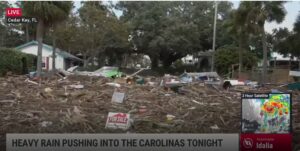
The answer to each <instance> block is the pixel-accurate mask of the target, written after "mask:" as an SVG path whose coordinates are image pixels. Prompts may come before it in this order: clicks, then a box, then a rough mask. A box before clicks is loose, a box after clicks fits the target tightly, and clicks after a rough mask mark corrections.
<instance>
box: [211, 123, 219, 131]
mask: <svg viewBox="0 0 300 151" xmlns="http://www.w3.org/2000/svg"><path fill="white" fill-rule="evenodd" d="M210 128H211V129H212V130H219V129H220V128H219V127H218V125H217V124H215V125H213V126H211V127H210Z"/></svg>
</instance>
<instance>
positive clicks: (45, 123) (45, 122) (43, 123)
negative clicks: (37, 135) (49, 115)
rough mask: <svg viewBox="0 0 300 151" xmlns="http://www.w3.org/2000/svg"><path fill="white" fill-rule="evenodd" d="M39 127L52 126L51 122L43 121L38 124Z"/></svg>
mask: <svg viewBox="0 0 300 151" xmlns="http://www.w3.org/2000/svg"><path fill="white" fill-rule="evenodd" d="M40 125H41V126H42V127H48V126H51V125H52V122H51V121H43V122H42V123H40Z"/></svg>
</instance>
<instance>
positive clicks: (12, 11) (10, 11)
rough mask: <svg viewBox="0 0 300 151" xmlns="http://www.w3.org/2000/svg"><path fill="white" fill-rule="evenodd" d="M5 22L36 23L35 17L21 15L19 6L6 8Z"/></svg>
mask: <svg viewBox="0 0 300 151" xmlns="http://www.w3.org/2000/svg"><path fill="white" fill-rule="evenodd" d="M5 12H6V15H5V17H6V23H37V22H38V20H37V18H34V17H26V16H23V13H22V9H21V8H6V11H5Z"/></svg>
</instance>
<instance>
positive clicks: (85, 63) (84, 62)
mask: <svg viewBox="0 0 300 151" xmlns="http://www.w3.org/2000/svg"><path fill="white" fill-rule="evenodd" d="M87 64H88V60H87V56H86V54H83V67H84V68H86V67H87Z"/></svg>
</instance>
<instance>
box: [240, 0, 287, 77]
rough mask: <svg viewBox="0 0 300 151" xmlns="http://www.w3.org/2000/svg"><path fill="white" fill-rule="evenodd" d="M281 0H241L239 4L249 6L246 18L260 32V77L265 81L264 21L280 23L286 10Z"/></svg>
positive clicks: (265, 39) (265, 47) (265, 40)
mask: <svg viewBox="0 0 300 151" xmlns="http://www.w3.org/2000/svg"><path fill="white" fill-rule="evenodd" d="M283 4H284V2H282V1H255V2H254V1H252V2H250V1H249V2H248V1H243V2H241V5H244V6H246V7H247V8H249V13H248V15H247V16H245V17H247V19H248V20H249V22H250V23H252V24H253V25H257V29H258V30H257V32H258V33H260V34H261V37H262V46H263V72H262V79H263V82H265V79H266V71H267V53H268V50H267V38H266V33H265V29H264V25H265V23H266V22H272V21H276V22H277V23H280V22H282V21H283V19H284V17H285V14H286V11H285V8H284V6H283Z"/></svg>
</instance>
